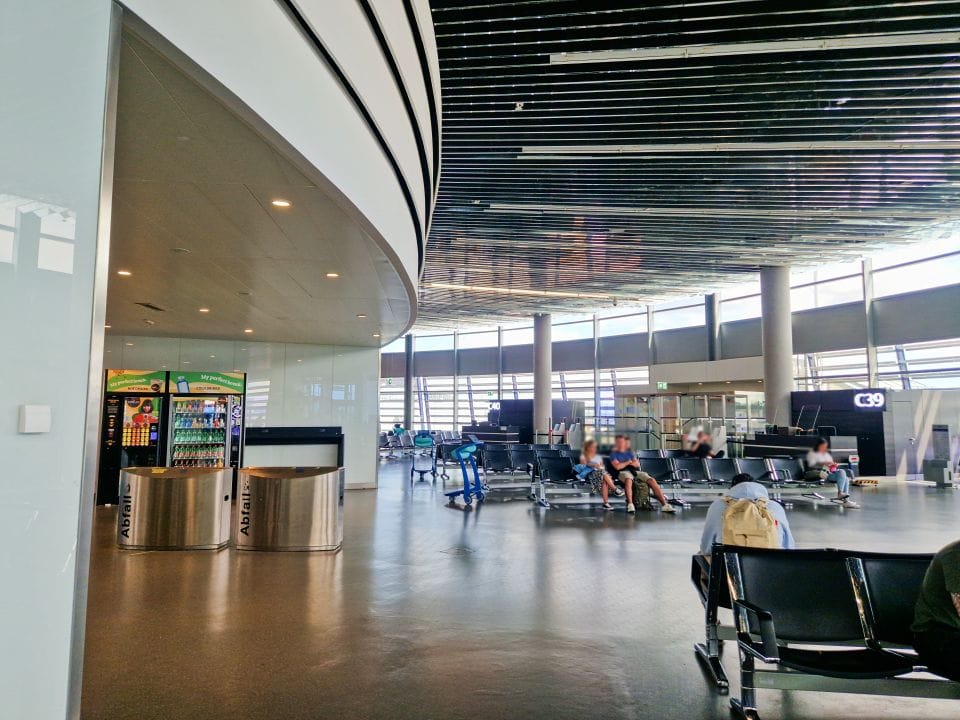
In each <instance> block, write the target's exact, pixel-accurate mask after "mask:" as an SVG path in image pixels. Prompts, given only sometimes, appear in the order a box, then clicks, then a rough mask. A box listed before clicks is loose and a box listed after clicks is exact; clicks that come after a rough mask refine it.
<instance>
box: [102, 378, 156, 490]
mask: <svg viewBox="0 0 960 720" xmlns="http://www.w3.org/2000/svg"><path fill="white" fill-rule="evenodd" d="M166 393H167V373H166V372H165V371H163V370H107V371H106V377H105V379H104V399H103V412H102V414H101V417H100V467H99V472H98V474H97V502H98V503H99V504H101V505H102V504H105V503H109V504H115V503H116V502H117V500H118V499H119V483H120V470H121V469H122V468H125V467H156V466H157V465H161V464H163V458H164V448H165V445H164V440H165V438H164V426H163V423H164V407H165V406H164V403H165V402H166Z"/></svg>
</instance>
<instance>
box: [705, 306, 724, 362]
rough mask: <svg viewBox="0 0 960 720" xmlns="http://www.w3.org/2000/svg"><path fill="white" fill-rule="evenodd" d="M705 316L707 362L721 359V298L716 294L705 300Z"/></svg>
mask: <svg viewBox="0 0 960 720" xmlns="http://www.w3.org/2000/svg"><path fill="white" fill-rule="evenodd" d="M703 314H704V320H705V321H706V325H707V360H719V359H720V296H719V295H717V294H716V293H711V294H710V295H705V296H704V298H703Z"/></svg>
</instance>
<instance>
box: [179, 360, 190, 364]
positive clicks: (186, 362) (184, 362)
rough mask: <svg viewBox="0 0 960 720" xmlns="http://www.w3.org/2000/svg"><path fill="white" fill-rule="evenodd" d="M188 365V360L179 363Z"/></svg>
mask: <svg viewBox="0 0 960 720" xmlns="http://www.w3.org/2000/svg"><path fill="white" fill-rule="evenodd" d="M189 364H190V361H189V360H184V361H183V362H182V363H181V365H189Z"/></svg>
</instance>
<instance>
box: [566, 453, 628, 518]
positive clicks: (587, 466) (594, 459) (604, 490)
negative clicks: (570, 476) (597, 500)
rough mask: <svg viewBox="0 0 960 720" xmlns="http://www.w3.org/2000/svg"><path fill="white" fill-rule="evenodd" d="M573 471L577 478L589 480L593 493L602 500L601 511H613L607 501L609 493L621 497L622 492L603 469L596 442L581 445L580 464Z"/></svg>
mask: <svg viewBox="0 0 960 720" xmlns="http://www.w3.org/2000/svg"><path fill="white" fill-rule="evenodd" d="M574 469H575V470H576V471H577V477H579V478H581V479H583V480H589V481H590V486H591V487H592V488H593V491H594V492H595V493H598V494H599V495H600V497H601V498H603V509H604V510H613V505H611V504H610V503H609V501H608V497H609V493H610V491H611V490H613V492H614V494H615V495H617V497H619V496H621V495H623V490H621V489H620V488H618V487H617V486H616V485H614V483H613V478H612V477H610V473H608V472H607V471H606V469H605V468H604V467H603V458H601V457H600V456H599V455H598V454H597V441H596V440H587V441H585V442H584V443H583V449H582V450H581V451H580V463H579V464H578V465H576V466H575V467H574Z"/></svg>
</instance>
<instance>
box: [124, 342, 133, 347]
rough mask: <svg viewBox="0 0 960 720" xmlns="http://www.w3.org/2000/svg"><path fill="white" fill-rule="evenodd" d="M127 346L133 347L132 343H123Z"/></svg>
mask: <svg viewBox="0 0 960 720" xmlns="http://www.w3.org/2000/svg"><path fill="white" fill-rule="evenodd" d="M124 345H126V346H127V347H133V343H124Z"/></svg>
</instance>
